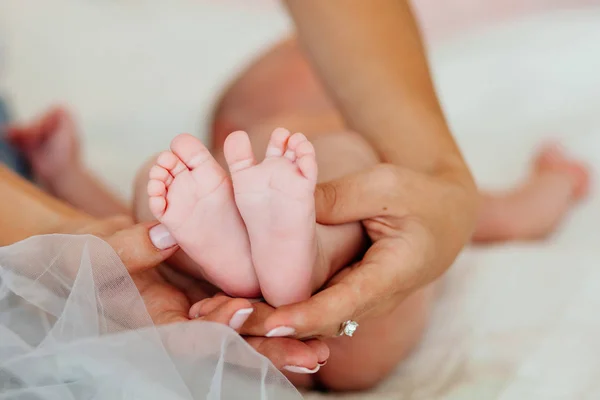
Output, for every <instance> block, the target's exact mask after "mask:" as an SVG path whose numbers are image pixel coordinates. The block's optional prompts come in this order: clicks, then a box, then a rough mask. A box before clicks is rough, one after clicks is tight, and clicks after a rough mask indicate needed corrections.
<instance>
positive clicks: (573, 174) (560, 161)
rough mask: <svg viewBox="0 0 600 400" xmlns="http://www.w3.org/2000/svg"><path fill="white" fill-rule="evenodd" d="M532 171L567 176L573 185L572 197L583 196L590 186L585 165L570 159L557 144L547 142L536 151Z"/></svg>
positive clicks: (540, 173) (537, 173)
mask: <svg viewBox="0 0 600 400" xmlns="http://www.w3.org/2000/svg"><path fill="white" fill-rule="evenodd" d="M533 173H534V174H536V175H544V174H556V175H564V176H566V177H568V178H569V180H570V181H571V182H572V186H573V193H572V195H573V199H574V200H580V199H582V198H584V197H585V196H586V195H587V194H588V192H589V187H590V174H589V170H588V168H587V167H586V165H585V164H584V163H582V162H580V161H576V160H572V159H570V158H568V156H567V155H566V154H565V153H564V151H563V150H562V148H561V147H560V146H559V145H557V144H548V145H546V146H544V147H543V148H542V149H541V151H540V152H539V153H538V155H537V157H536V159H535V161H534V169H533Z"/></svg>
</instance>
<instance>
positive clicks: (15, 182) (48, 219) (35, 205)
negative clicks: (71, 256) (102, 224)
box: [0, 165, 89, 246]
mask: <svg viewBox="0 0 600 400" xmlns="http://www.w3.org/2000/svg"><path fill="white" fill-rule="evenodd" d="M0 193H2V201H1V202H0V222H1V226H0V246H5V245H8V244H11V243H15V242H18V241H19V240H23V239H25V238H28V237H30V236H34V235H39V234H46V233H54V232H57V230H58V229H59V228H58V227H60V226H62V225H64V224H65V223H66V222H67V221H70V220H76V219H88V218H89V216H87V215H86V214H84V213H82V212H80V211H77V210H75V209H73V208H72V207H69V206H68V205H66V204H64V203H62V202H60V201H58V200H56V199H54V198H53V197H51V196H49V195H47V194H46V193H44V192H42V191H41V190H40V189H38V188H36V187H35V186H33V185H32V184H30V183H29V182H27V181H25V180H24V179H22V178H20V177H19V176H17V175H15V174H14V173H12V172H11V171H10V170H9V169H8V168H6V167H4V166H3V165H0Z"/></svg>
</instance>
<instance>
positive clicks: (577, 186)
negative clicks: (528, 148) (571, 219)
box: [473, 146, 589, 242]
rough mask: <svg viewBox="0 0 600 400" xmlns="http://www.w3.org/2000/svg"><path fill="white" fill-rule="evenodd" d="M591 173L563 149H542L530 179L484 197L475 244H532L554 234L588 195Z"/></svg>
mask: <svg viewBox="0 0 600 400" xmlns="http://www.w3.org/2000/svg"><path fill="white" fill-rule="evenodd" d="M588 186H589V171H588V169H587V167H586V166H585V165H584V164H583V163H581V162H579V161H576V160H572V159H569V158H568V157H567V156H566V155H565V154H564V153H563V152H562V151H561V149H560V148H558V147H556V146H550V147H546V148H544V149H542V150H541V151H540V153H539V154H538V156H537V157H536V159H535V160H534V164H533V168H532V170H531V174H530V176H529V179H528V180H527V181H526V182H525V183H524V184H523V185H522V186H521V187H519V188H517V189H514V190H512V191H510V192H508V193H504V194H490V193H482V194H481V197H482V207H481V211H480V216H479V220H478V223H477V228H476V230H475V234H474V235H473V240H474V241H475V242H493V241H506V240H533V239H539V238H543V237H545V236H547V235H549V234H551V233H552V232H553V231H554V230H555V229H556V227H557V226H558V224H559V223H560V222H561V221H562V219H563V218H564V217H565V216H566V214H567V213H568V211H569V210H570V209H571V208H572V207H573V205H574V204H576V203H577V202H578V201H579V200H581V199H582V198H583V197H584V196H585V195H586V194H587V191H588Z"/></svg>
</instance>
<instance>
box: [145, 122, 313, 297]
mask: <svg viewBox="0 0 600 400" xmlns="http://www.w3.org/2000/svg"><path fill="white" fill-rule="evenodd" d="M224 155H225V158H226V160H227V163H228V166H229V170H230V172H231V179H230V178H229V177H228V176H227V173H226V172H225V171H224V170H223V169H222V168H221V167H220V166H219V164H218V163H217V162H216V161H215V159H214V158H213V157H212V155H211V154H210V152H209V151H208V150H207V149H206V147H204V145H202V143H201V142H200V141H199V140H198V139H196V138H194V137H193V136H190V135H179V136H177V137H176V138H175V139H173V141H172V142H171V151H167V152H164V153H162V154H160V155H159V156H158V159H157V161H156V165H154V166H153V167H152V168H151V170H150V180H149V182H148V195H149V196H150V198H149V207H150V211H151V212H152V214H153V215H154V216H155V217H156V218H157V219H158V220H159V221H160V222H161V223H163V225H165V226H166V228H167V229H168V230H169V232H170V233H171V234H172V235H173V237H174V238H175V239H176V240H177V243H178V244H179V245H180V246H181V248H182V249H183V251H185V253H186V254H187V255H188V256H189V257H190V258H191V259H192V260H193V261H194V262H196V263H197V264H198V265H199V267H198V271H197V274H196V275H197V276H199V277H204V278H206V279H207V280H209V281H210V282H211V283H213V284H214V285H216V286H218V287H219V288H221V289H222V290H224V291H225V292H227V293H228V294H231V295H233V296H237V297H258V296H259V295H261V294H262V296H263V297H264V298H265V299H266V300H267V301H268V302H269V303H270V304H272V305H274V306H280V305H285V304H290V303H295V302H298V301H302V300H306V299H308V298H309V297H310V295H311V293H312V290H313V289H314V287H313V286H314V278H313V268H314V267H315V260H316V257H317V237H316V219H315V205H314V190H315V186H316V182H317V162H316V158H315V150H314V148H313V146H312V144H311V143H310V142H309V141H308V140H307V139H306V137H305V136H304V135H302V134H301V133H296V134H294V135H292V134H290V132H289V131H287V130H285V129H282V128H278V129H276V130H275V131H274V132H273V134H272V136H271V140H270V142H269V144H268V146H267V150H266V157H265V159H264V160H263V161H262V162H261V163H259V164H257V163H256V160H255V157H254V154H253V152H252V148H251V145H250V139H249V138H248V135H247V134H246V133H245V132H234V133H232V134H231V135H230V136H229V137H228V138H227V140H226V142H225V147H224ZM234 196H235V197H234ZM238 210H239V211H238Z"/></svg>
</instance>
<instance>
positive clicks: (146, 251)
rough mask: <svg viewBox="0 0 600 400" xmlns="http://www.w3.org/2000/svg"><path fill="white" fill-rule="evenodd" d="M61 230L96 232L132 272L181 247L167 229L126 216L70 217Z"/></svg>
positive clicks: (153, 264)
mask: <svg viewBox="0 0 600 400" xmlns="http://www.w3.org/2000/svg"><path fill="white" fill-rule="evenodd" d="M58 233H66V234H73V235H84V234H89V235H94V236H97V237H99V238H101V239H103V240H104V241H105V242H107V243H108V244H109V245H110V246H111V247H112V248H113V249H114V250H115V252H116V253H117V255H118V256H119V258H120V259H121V261H122V262H123V264H124V265H125V268H127V271H129V273H136V272H140V271H144V270H147V269H150V268H154V267H156V266H157V265H159V264H160V263H161V262H163V261H164V260H166V259H167V258H169V257H171V256H172V255H173V254H174V253H175V252H176V251H177V249H178V246H177V244H176V242H175V240H174V239H173V238H172V237H171V236H170V234H169V233H168V231H167V229H166V228H165V227H164V226H162V225H159V224H157V223H156V222H154V223H140V224H137V225H134V223H133V220H132V219H131V218H130V217H127V216H117V217H111V218H105V219H100V220H98V219H93V218H85V219H83V218H79V219H71V220H68V222H66V223H64V224H62V225H61V226H60V227H59V228H58Z"/></svg>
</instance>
